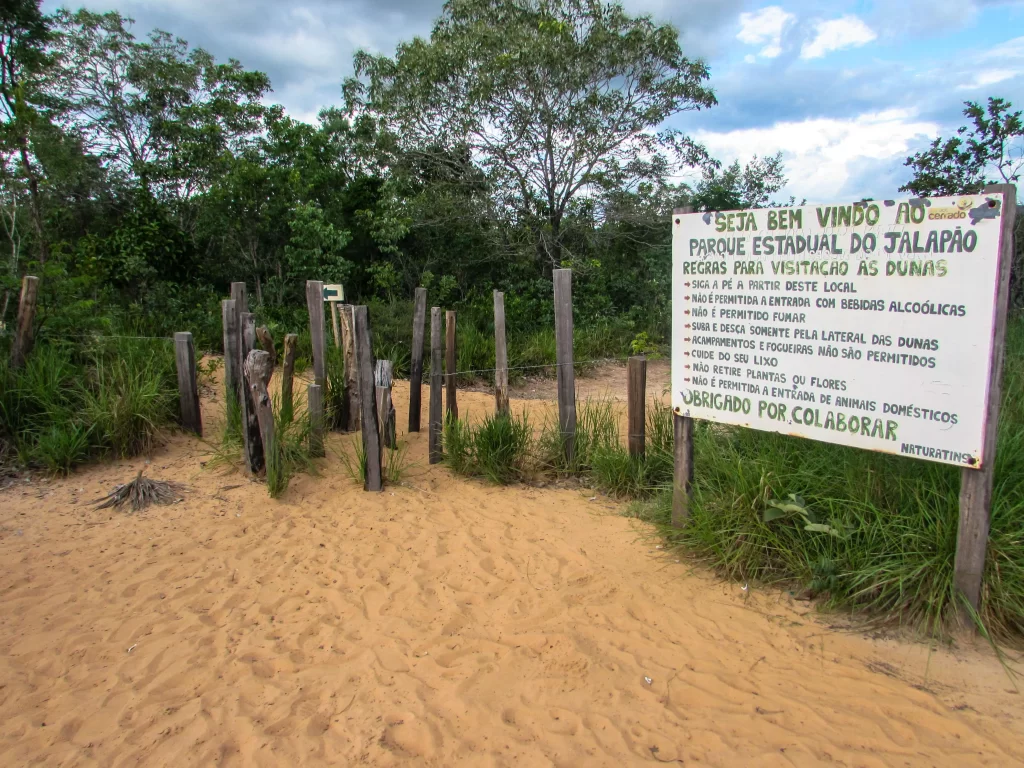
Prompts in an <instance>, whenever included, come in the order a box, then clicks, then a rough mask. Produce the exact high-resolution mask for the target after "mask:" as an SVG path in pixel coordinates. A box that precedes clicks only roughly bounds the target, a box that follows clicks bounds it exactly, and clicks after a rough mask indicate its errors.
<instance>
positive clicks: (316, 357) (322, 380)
mask: <svg viewBox="0 0 1024 768" xmlns="http://www.w3.org/2000/svg"><path fill="white" fill-rule="evenodd" d="M306 309H307V310H308V311H309V335H310V337H311V338H312V341H313V383H314V384H319V385H320V386H321V387H326V386H327V340H326V339H325V335H326V331H325V329H324V284H323V282H322V281H320V280H307V281H306Z"/></svg>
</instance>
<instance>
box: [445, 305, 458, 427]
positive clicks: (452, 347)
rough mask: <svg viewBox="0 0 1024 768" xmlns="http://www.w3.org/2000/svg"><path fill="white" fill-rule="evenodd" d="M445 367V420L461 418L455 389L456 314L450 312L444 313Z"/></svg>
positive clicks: (456, 353)
mask: <svg viewBox="0 0 1024 768" xmlns="http://www.w3.org/2000/svg"><path fill="white" fill-rule="evenodd" d="M444 330H445V342H444V366H445V371H446V373H445V377H444V384H445V387H444V388H445V394H444V399H445V408H444V412H445V418H446V419H449V418H450V419H457V418H459V401H458V392H457V391H456V389H455V371H456V370H457V365H458V359H459V350H458V347H457V346H456V341H455V312H453V311H452V310H448V311H447V312H445V313H444Z"/></svg>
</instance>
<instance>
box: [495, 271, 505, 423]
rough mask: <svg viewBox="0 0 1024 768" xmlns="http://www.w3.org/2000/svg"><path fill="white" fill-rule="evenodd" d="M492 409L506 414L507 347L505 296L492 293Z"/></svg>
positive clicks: (496, 292)
mask: <svg viewBox="0 0 1024 768" xmlns="http://www.w3.org/2000/svg"><path fill="white" fill-rule="evenodd" d="M494 407H495V410H496V411H497V412H498V413H508V345H507V344H506V342H505V294H504V293H502V292H501V291H495V292H494Z"/></svg>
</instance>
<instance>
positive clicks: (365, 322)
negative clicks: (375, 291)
mask: <svg viewBox="0 0 1024 768" xmlns="http://www.w3.org/2000/svg"><path fill="white" fill-rule="evenodd" d="M352 316H353V319H354V321H355V330H356V358H357V365H358V366H359V392H360V393H361V395H362V396H361V397H360V398H359V405H360V414H359V417H360V421H361V423H362V434H363V453H364V454H365V455H366V481H365V482H364V483H363V490H366V491H381V490H384V476H383V473H382V470H381V458H382V455H381V441H380V426H379V425H378V423H377V399H376V398H375V397H373V396H372V394H373V392H374V391H375V387H374V383H373V342H372V335H371V333H370V314H369V312H368V311H367V309H366V307H365V306H358V307H353V308H352Z"/></svg>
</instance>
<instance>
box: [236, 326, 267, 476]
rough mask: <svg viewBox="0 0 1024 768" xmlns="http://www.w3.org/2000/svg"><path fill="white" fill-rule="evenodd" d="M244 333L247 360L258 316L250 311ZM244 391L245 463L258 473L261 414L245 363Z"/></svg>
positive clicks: (261, 455) (259, 468)
mask: <svg viewBox="0 0 1024 768" xmlns="http://www.w3.org/2000/svg"><path fill="white" fill-rule="evenodd" d="M241 323H242V327H241V334H242V346H241V352H242V359H243V360H247V359H248V358H249V353H250V352H252V351H253V350H254V349H256V318H255V317H253V316H252V314H251V313H249V312H243V313H242V316H241ZM240 370H241V371H242V392H241V398H240V403H241V406H242V442H243V444H244V446H245V464H246V467H247V468H248V470H249V472H250V473H251V474H253V475H258V474H259V473H260V472H262V471H263V467H264V458H263V439H262V438H261V437H260V422H259V416H257V414H256V404H255V403H254V402H253V401H252V393H251V391H250V390H249V386H248V384H247V383H246V382H245V365H244V364H243V366H242V368H241V369H240Z"/></svg>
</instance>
